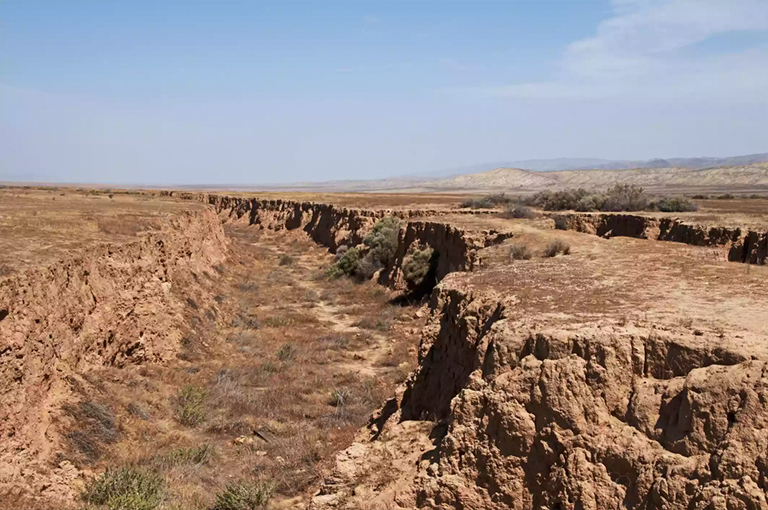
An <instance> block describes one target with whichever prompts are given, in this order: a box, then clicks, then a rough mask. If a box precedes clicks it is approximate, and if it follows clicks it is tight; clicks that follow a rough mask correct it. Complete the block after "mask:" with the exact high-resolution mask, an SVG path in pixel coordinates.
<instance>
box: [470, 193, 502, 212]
mask: <svg viewBox="0 0 768 510" xmlns="http://www.w3.org/2000/svg"><path fill="white" fill-rule="evenodd" d="M511 202H512V199H511V198H509V197H507V196H505V194H504V193H492V194H490V195H485V196H482V197H478V198H470V199H469V200H465V201H464V202H462V203H461V204H459V207H461V208H464V209H493V208H494V207H498V206H500V205H507V204H509V203H511Z"/></svg>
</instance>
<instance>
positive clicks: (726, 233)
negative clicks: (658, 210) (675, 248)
mask: <svg viewBox="0 0 768 510" xmlns="http://www.w3.org/2000/svg"><path fill="white" fill-rule="evenodd" d="M550 216H551V217H552V218H553V219H554V220H555V227H556V228H558V229H560V230H575V231H577V232H585V233H589V234H596V235H599V236H602V237H616V236H625V237H637V238H641V239H655V240H659V241H672V242H677V243H686V244H691V245H694V246H714V247H720V248H723V253H724V255H725V256H726V257H727V260H729V261H731V262H745V263H748V264H765V263H766V257H768V232H761V231H758V230H753V229H742V228H738V227H707V226H705V225H699V224H695V223H689V222H685V221H682V220H680V219H677V218H652V217H649V216H640V215H636V214H596V213H556V214H551V215H550Z"/></svg>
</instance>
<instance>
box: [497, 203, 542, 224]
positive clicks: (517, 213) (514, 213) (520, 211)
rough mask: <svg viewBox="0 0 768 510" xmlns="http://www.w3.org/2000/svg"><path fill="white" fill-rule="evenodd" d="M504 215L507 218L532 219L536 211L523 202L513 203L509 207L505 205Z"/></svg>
mask: <svg viewBox="0 0 768 510" xmlns="http://www.w3.org/2000/svg"><path fill="white" fill-rule="evenodd" d="M504 216H505V217H507V218H517V219H527V220H530V219H533V218H535V217H536V213H535V212H534V210H533V209H531V208H530V207H528V206H527V205H523V204H514V205H511V206H509V207H507V210H506V212H505V213H504Z"/></svg>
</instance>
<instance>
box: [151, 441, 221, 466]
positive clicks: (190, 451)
mask: <svg viewBox="0 0 768 510" xmlns="http://www.w3.org/2000/svg"><path fill="white" fill-rule="evenodd" d="M212 455H213V446H211V445H209V444H204V445H201V446H192V447H189V448H174V449H173V450H171V451H169V452H168V453H164V454H160V455H156V456H155V457H153V458H152V464H153V465H155V466H158V467H160V468H163V469H171V468H173V467H176V466H182V465H200V464H207V463H208V461H209V460H210V458H211V456H212Z"/></svg>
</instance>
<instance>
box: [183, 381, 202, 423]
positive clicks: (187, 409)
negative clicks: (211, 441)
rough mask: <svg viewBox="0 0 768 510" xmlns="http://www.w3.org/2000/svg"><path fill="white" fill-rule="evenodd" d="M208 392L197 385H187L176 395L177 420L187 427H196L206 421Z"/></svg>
mask: <svg viewBox="0 0 768 510" xmlns="http://www.w3.org/2000/svg"><path fill="white" fill-rule="evenodd" d="M206 397H207V392H206V391H205V390H204V389H202V388H198V387H196V386H185V387H183V388H181V389H180V390H179V393H178V395H177V396H176V420H177V421H178V422H179V423H181V424H182V425H186V426H187V427H194V426H196V425H199V424H200V423H202V422H203V421H205V417H206V413H205V398H206Z"/></svg>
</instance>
